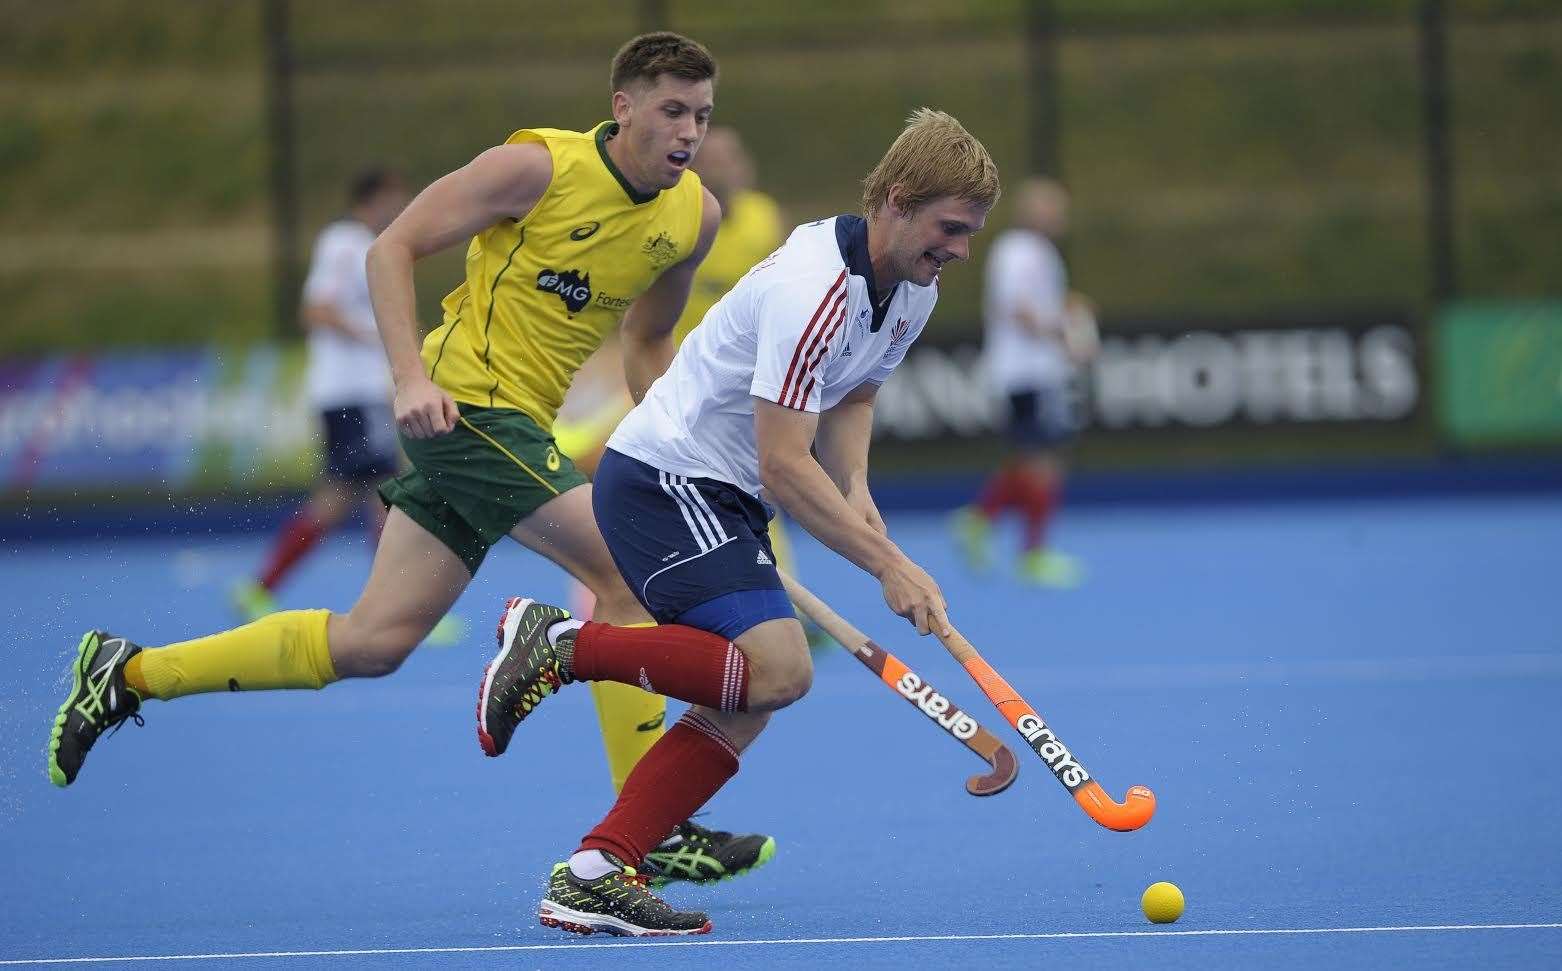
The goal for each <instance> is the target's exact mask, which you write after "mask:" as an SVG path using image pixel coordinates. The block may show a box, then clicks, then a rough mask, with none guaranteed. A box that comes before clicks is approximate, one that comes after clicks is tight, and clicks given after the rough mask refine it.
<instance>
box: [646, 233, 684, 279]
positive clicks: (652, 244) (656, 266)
mask: <svg viewBox="0 0 1562 971" xmlns="http://www.w3.org/2000/svg"><path fill="white" fill-rule="evenodd" d="M640 252H642V253H644V254H645V258H646V259H648V260H650V261H651V269H653V270H660V269H662V268H663V267H665V266H667V265H669V264H671V263H675V262H677V260H678V244H677V243H675V242H673V241H672V237H670V236H668V235H667V234H666V233H657V234H656V235H655V236H651V237H648V238H647V239H646V241H645V243H644V244H643V245H641V247H640Z"/></svg>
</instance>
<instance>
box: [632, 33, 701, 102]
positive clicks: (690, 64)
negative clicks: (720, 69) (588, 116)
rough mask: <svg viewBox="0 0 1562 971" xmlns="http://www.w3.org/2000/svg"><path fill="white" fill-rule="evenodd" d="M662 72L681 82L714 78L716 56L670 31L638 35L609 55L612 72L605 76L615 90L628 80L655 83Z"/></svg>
mask: <svg viewBox="0 0 1562 971" xmlns="http://www.w3.org/2000/svg"><path fill="white" fill-rule="evenodd" d="M663 74H671V75H672V76H673V77H675V78H682V79H683V80H685V81H711V82H714V81H715V80H716V59H715V58H714V57H711V56H710V51H708V50H706V49H705V45H703V44H701V43H700V42H698V41H693V40H690V39H689V38H687V37H685V36H683V35H682V34H675V33H673V32H672V31H670V30H659V31H656V32H655V33H652V34H641V35H640V36H639V37H636V38H634V39H633V40H631V41H630V42H629V43H627V44H625V45H624V46H623V47H620V48H619V49H618V53H617V54H614V55H613V74H612V77H611V78H610V79H609V80H610V81H611V82H612V84H613V90H614V91H615V92H617V91H622V90H624V88H625V87H626V86H628V85H629V83H630V82H632V81H641V80H644V81H648V82H650V83H652V84H655V83H656V79H657V78H659V77H661V76H662V75H663Z"/></svg>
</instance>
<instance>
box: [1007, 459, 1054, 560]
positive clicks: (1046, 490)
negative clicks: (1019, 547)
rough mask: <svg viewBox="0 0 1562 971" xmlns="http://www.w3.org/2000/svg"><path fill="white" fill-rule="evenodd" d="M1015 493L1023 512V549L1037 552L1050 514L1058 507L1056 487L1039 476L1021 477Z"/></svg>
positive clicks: (1043, 537) (1049, 519)
mask: <svg viewBox="0 0 1562 971" xmlns="http://www.w3.org/2000/svg"><path fill="white" fill-rule="evenodd" d="M1015 491H1016V492H1017V493H1018V496H1019V505H1020V507H1021V508H1022V509H1023V510H1024V512H1025V533H1024V548H1025V549H1026V550H1039V549H1041V545H1042V541H1043V540H1044V539H1045V538H1046V535H1047V524H1048V523H1050V522H1051V520H1052V512H1053V510H1054V509H1056V508H1057V505H1058V490H1057V487H1056V486H1055V485H1053V483H1052V482H1050V481H1048V480H1047V479H1045V478H1042V477H1040V476H1034V475H1023V476H1021V477H1020V480H1019V486H1018V488H1017V489H1016V490H1015Z"/></svg>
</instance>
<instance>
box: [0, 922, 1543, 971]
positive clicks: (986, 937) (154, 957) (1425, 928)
mask: <svg viewBox="0 0 1562 971" xmlns="http://www.w3.org/2000/svg"><path fill="white" fill-rule="evenodd" d="M1524 930H1562V922H1559V923H1546V924H1410V925H1391V926H1383V927H1287V928H1253V929H1245V928H1244V929H1211V930H1188V931H1173V930H1164V931H1054V932H1051V933H1042V934H907V935H904V936H899V937H782V938H774V939H770V940H748V941H696V940H662V941H615V942H611V943H602V944H589V943H586V942H583V941H572V942H569V943H563V944H496V945H490V946H485V947H374V948H350V949H342V950H335V951H231V952H213V953H209V954H138V955H127V956H121V957H74V958H25V959H19V960H0V965H44V964H108V963H112V962H130V961H223V960H229V961H231V960H238V959H241V958H335V957H364V956H381V955H384V956H392V955H401V954H502V953H509V952H515V951H600V950H607V949H611V948H655V947H772V946H780V945H787V944H901V943H923V942H936V941H969V942H979V941H1055V940H1090V939H1101V938H1114V937H1266V936H1267V937H1279V936H1286V935H1291V936H1294V935H1318V934H1404V933H1418V932H1423V933H1425V932H1448V931H1524Z"/></svg>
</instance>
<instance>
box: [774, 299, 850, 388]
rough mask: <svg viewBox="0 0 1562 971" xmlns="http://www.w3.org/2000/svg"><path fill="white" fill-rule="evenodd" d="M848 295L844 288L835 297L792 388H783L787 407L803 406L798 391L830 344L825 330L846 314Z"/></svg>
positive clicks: (806, 353)
mask: <svg viewBox="0 0 1562 971" xmlns="http://www.w3.org/2000/svg"><path fill="white" fill-rule="evenodd" d="M848 295H849V293H848V291H846V290H842V291H841V293H840V296H838V297H836V298H835V303H833V304H831V306H830V312H829V313H827V314H825V315H824V325H823V326H821V327H820V328H819V330H818V331H817V332H815V334H814V339H813V340H812V341H810V342H809V343H808V349H807V350H806V351H804V352H803V366H802V367H800V368H798V369H797V380H795V381H793V382H792V390H791V391H787V390H786V389H785V388H782V389H781V391H782V394H781V404H783V405H785V406H786V407H788V408H801V407H802V406H803V403H802V402H801V401H798V400H797V395H798V391H799V390H800V389H801V388H802V386H803V379H804V378H806V377H808V372H809V371H810V370H812V369H813V366H814V363H815V362H816V361H817V360H818V358H819V355H820V354H821V353H823V351H824V349H825V348H827V347H828V346H829V338H828V337H826V336H825V332H826V331H828V330H830V328H831V327H832V326H834V322H835V321H836V320H837V315H838V314H839V315H841V316H844V315H845V313H846V307H845V306H844V304H845V303H846V298H847V296H848Z"/></svg>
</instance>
